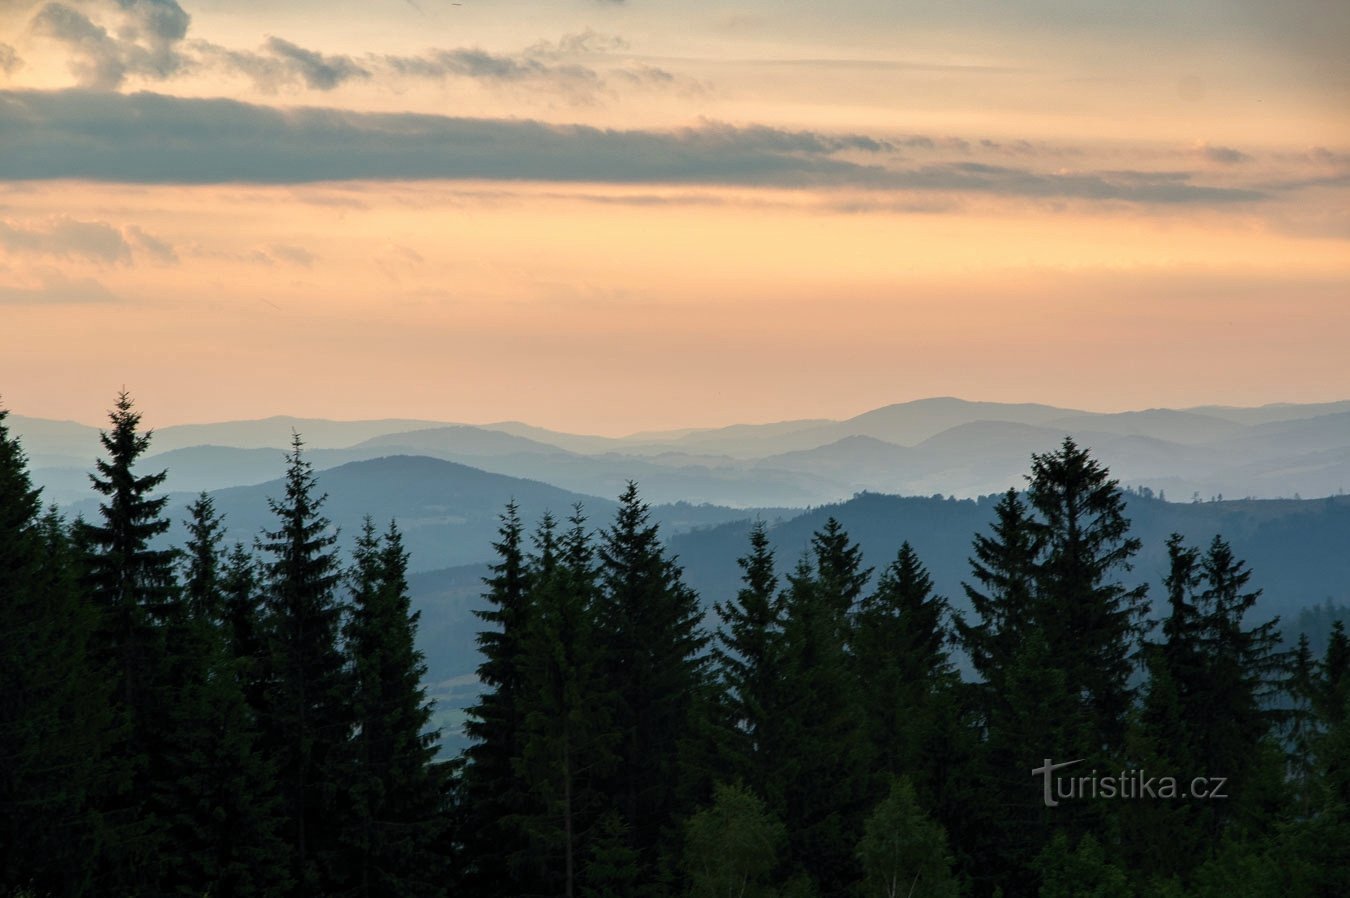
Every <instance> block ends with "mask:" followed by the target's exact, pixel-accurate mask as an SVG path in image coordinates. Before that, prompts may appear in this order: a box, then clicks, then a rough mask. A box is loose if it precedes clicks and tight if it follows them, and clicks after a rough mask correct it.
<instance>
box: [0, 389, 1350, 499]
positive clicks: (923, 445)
mask: <svg viewBox="0 0 1350 898" xmlns="http://www.w3.org/2000/svg"><path fill="white" fill-rule="evenodd" d="M12 420H13V421H14V429H15V430H16V431H17V432H18V433H19V434H20V435H21V436H22V437H23V438H24V445H25V446H26V447H27V448H28V452H29V455H30V458H31V463H32V467H33V469H34V477H35V479H36V480H37V481H38V482H39V483H41V484H42V485H43V486H44V487H45V488H46V492H47V495H48V497H49V498H50V499H52V500H55V501H57V502H61V503H68V502H73V501H78V500H79V499H80V498H83V497H84V496H85V491H86V488H87V479H86V476H85V474H86V472H87V470H88V467H89V465H90V464H91V462H92V459H93V458H94V457H95V455H96V454H97V452H98V444H97V430H96V429H95V428H91V427H86V426H82V425H79V424H73V423H70V422H58V421H46V420H42V419H35V418H24V417H21V416H17V415H16V416H14V418H13V419H12ZM292 428H294V429H295V430H297V431H299V432H300V433H301V434H302V435H303V437H304V439H305V441H306V444H307V446H308V448H309V450H310V460H311V461H312V462H313V463H314V464H315V466H316V467H317V468H319V469H321V470H322V469H325V468H334V467H338V466H340V465H344V464H347V463H349V462H354V461H365V460H370V459H375V458H382V457H386V456H395V455H418V456H426V457H429V458H437V459H441V460H444V461H451V462H456V463H459V464H462V465H468V466H470V467H474V468H478V469H480V470H483V471H487V472H490V473H494V474H504V475H507V476H510V477H520V478H525V479H530V480H539V481H543V482H545V483H549V484H552V485H553V486H556V487H559V488H562V489H565V490H570V491H573V492H576V493H582V494H587V495H596V496H613V495H617V494H618V492H619V491H620V490H621V489H622V488H623V485H624V483H626V482H627V481H628V480H636V481H638V482H639V483H640V484H641V485H642V488H643V493H644V495H645V496H646V497H647V498H648V499H649V500H650V501H652V502H656V503H673V502H682V501H683V502H691V503H695V504H698V503H712V504H717V505H724V506H731V507H737V508H750V507H762V506H780V507H804V506H807V505H817V504H822V503H827V502H837V501H840V500H843V499H847V498H848V497H849V496H852V495H853V494H854V493H857V492H860V491H864V490H870V491H876V492H886V493H896V494H900V495H933V494H935V493H940V494H942V495H944V496H946V495H954V496H957V497H958V498H973V497H976V496H980V495H986V494H989V493H993V492H998V491H1001V490H1002V489H1004V488H1006V487H1007V486H1008V485H1009V484H1011V483H1016V482H1019V481H1020V477H1021V475H1022V473H1023V472H1024V471H1025V467H1026V461H1027V458H1028V456H1029V454H1030V453H1031V452H1033V451H1039V450H1044V449H1045V448H1047V447H1049V446H1053V445H1055V444H1057V443H1058V442H1059V441H1060V440H1061V439H1062V438H1063V437H1064V436H1065V435H1071V436H1073V437H1074V439H1075V440H1077V441H1078V442H1079V443H1080V444H1081V445H1085V446H1089V447H1091V449H1092V451H1093V453H1094V455H1095V456H1096V457H1097V458H1100V459H1101V460H1102V461H1103V462H1105V463H1106V464H1107V465H1108V466H1109V467H1110V468H1111V470H1112V472H1113V473H1114V475H1115V476H1116V477H1118V478H1120V480H1121V482H1122V483H1123V484H1125V485H1126V486H1147V487H1149V488H1151V489H1153V490H1154V491H1155V492H1157V491H1161V492H1163V493H1165V494H1166V496H1167V498H1169V499H1171V500H1173V501H1179V500H1189V499H1191V498H1192V497H1193V496H1195V495H1198V496H1199V497H1201V498H1203V499H1209V498H1212V497H1216V496H1225V497H1229V498H1247V497H1250V498H1259V499H1270V498H1293V497H1296V496H1303V497H1320V496H1330V495H1339V494H1341V493H1342V492H1344V490H1345V487H1346V486H1347V484H1350V401H1347V402H1337V403H1325V404H1321V405H1270V406H1262V407H1260V408H1228V407H1220V406H1205V407H1199V408H1192V409H1185V410H1173V409H1149V410H1146V411H1138V412H1124V413H1116V414H1096V413H1091V412H1083V411H1077V410H1074V409H1065V408H1056V407H1053V406H1047V405H1032V404H1000V403H983V402H965V401H962V400H958V399H927V400H921V401H918V402H909V403H903V404H899V405H891V406H887V407H885V408H880V409H876V410H875V411H871V412H867V413H865V414H862V415H858V416H857V417H854V418H850V419H848V420H845V421H824V420H803V421H786V422H781V423H776V424H754V425H734V426H731V427H723V428H716V429H709V430H685V431H672V432H668V433H646V434H636V435H633V436H629V437H623V438H607V437H597V436H585V435H577V434H566V433H557V432H554V431H549V430H544V429H542V428H537V427H530V426H528V425H524V424H519V423H514V422H506V423H499V424H490V425H466V424H444V423H439V422H434V421H416V420H383V421H351V422H338V421H321V420H312V419H294V418H270V419H266V420H262V421H238V422H224V423H219V424H196V425H181V426H174V427H165V428H163V429H161V430H159V431H157V432H156V434H155V439H154V444H153V447H152V449H153V452H154V453H155V456H154V462H155V463H156V464H162V465H163V466H164V467H167V468H169V469H170V470H171V471H173V472H174V481H173V482H174V488H175V489H177V490H182V491H189V492H195V491H199V490H203V489H205V490H216V489H222V488H224V487H228V486H238V485H249V484H259V483H265V482H266V481H268V480H271V479H274V478H275V477H276V476H277V475H278V472H279V470H280V462H279V459H280V454H281V452H282V451H283V450H284V448H285V446H286V445H287V443H288V442H289V439H290V434H291V430H292Z"/></svg>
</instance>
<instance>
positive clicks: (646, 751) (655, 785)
mask: <svg viewBox="0 0 1350 898" xmlns="http://www.w3.org/2000/svg"><path fill="white" fill-rule="evenodd" d="M650 514H651V512H650V509H649V508H648V506H647V504H646V503H644V502H643V501H642V500H641V499H640V498H639V497H638V492H637V487H636V485H634V484H632V483H630V484H629V485H628V488H627V489H626V490H625V491H624V493H623V495H621V496H620V497H619V508H618V511H617V512H616V515H615V518H614V523H613V525H612V526H611V527H610V528H609V529H608V530H606V531H604V534H603V536H602V539H601V543H600V547H599V562H600V564H599V568H600V571H599V574H600V587H601V588H600V607H599V613H598V615H597V623H598V633H597V635H598V637H599V640H600V642H601V644H602V645H603V646H604V647H605V651H604V660H603V668H602V672H603V677H604V681H605V688H606V690H607V691H608V692H609V693H610V694H612V695H613V696H614V699H615V701H614V715H615V716H614V723H615V731H616V732H617V733H618V735H619V741H618V743H617V745H616V751H617V753H618V763H617V765H616V767H615V771H614V775H613V777H612V779H611V782H610V786H609V789H610V792H611V794H612V795H613V796H614V801H615V804H616V806H617V808H618V810H619V812H620V813H621V815H622V817H623V819H624V820H625V821H626V822H627V825H628V826H629V827H630V828H631V829H630V833H629V838H630V839H631V840H632V841H631V847H632V848H633V849H634V850H635V851H636V852H637V858H638V864H639V869H640V870H641V875H640V882H641V883H642V886H643V889H644V891H645V892H652V893H655V892H657V891H659V889H660V888H661V886H659V885H657V884H658V883H663V882H669V880H670V879H671V877H672V876H674V875H675V871H676V867H677V864H678V856H679V838H680V837H679V832H678V822H679V821H680V820H681V819H683V817H684V816H685V814H687V813H688V812H689V811H690V810H692V807H693V804H692V802H694V801H697V800H699V798H700V797H701V796H700V793H701V792H702V793H706V791H707V790H709V789H710V788H711V783H707V784H703V783H696V782H691V780H692V779H694V778H695V777H696V775H697V774H696V771H695V768H694V767H693V766H692V765H691V763H690V760H691V756H692V754H693V753H694V752H695V751H696V745H695V743H694V742H693V740H692V739H691V730H692V731H693V734H697V733H698V732H699V728H700V727H701V726H702V721H700V719H699V718H700V716H701V715H703V714H704V713H706V706H704V705H703V703H704V702H706V701H707V699H708V697H709V693H708V688H707V687H708V682H709V681H708V672H707V662H706V657H705V655H704V652H703V650H704V647H705V644H706V641H707V639H706V637H705V635H704V633H703V631H702V628H701V626H700V622H701V619H702V613H701V610H700V608H699V603H698V597H697V596H696V595H695V594H694V592H693V591H692V590H690V589H689V587H688V586H686V585H685V584H684V582H683V579H682V577H681V572H680V568H679V566H678V565H677V564H676V563H675V561H674V560H673V559H671V558H669V557H668V556H667V555H666V553H665V551H664V549H663V548H662V545H661V541H660V535H659V533H658V530H657V527H656V525H655V524H653V523H651V522H650ZM705 786H706V789H705V788H704V787H705Z"/></svg>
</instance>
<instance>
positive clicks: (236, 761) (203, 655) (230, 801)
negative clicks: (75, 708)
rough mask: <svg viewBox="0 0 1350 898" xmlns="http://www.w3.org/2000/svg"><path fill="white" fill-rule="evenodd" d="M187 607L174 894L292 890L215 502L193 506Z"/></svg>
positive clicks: (178, 639) (175, 754) (179, 693)
mask: <svg viewBox="0 0 1350 898" xmlns="http://www.w3.org/2000/svg"><path fill="white" fill-rule="evenodd" d="M189 514H190V515H191V517H190V519H189V521H188V522H187V530H188V534H189V539H188V543H187V545H186V546H185V547H184V553H183V555H184V557H185V558H186V559H187V565H186V571H185V573H184V583H183V592H184V598H185V600H186V607H185V609H184V614H183V615H182V617H181V619H180V620H179V621H178V622H177V623H176V624H174V625H172V627H171V629H170V632H169V634H168V636H169V640H170V643H171V645H172V646H173V650H172V651H171V653H170V666H171V669H172V675H173V678H174V682H175V698H174V707H173V708H172V710H171V712H170V717H171V719H172V722H173V726H172V730H171V732H170V734H169V752H168V756H167V758H166V762H165V774H166V775H165V776H164V778H163V780H164V784H163V786H162V787H161V793H160V802H161V804H162V806H163V807H164V809H165V814H166V817H167V820H168V835H169V840H170V843H171V844H172V845H173V850H172V851H171V852H169V853H168V856H167V859H166V866H167V875H166V887H167V890H168V891H171V892H173V893H175V894H180V895H185V896H187V895H201V894H205V893H209V894H211V895H218V896H240V898H243V896H261V895H270V894H277V893H278V892H283V891H284V890H285V889H286V888H287V887H288V885H289V884H290V883H289V879H288V876H289V870H288V869H287V860H288V857H287V853H286V846H285V843H284V842H283V841H282V838H281V827H282V820H281V816H280V803H279V800H278V797H277V794H276V788H275V786H276V783H275V780H276V771H275V769H274V767H273V765H272V764H271V763H270V761H269V759H268V758H267V757H266V756H264V755H263V754H262V753H261V752H260V751H259V748H260V746H259V740H260V734H259V730H258V720H257V717H256V715H255V714H254V711H253V709H252V708H251V707H250V706H249V704H248V701H247V699H246V696H245V689H244V685H245V684H244V683H243V681H242V679H241V677H240V675H239V664H240V662H239V660H238V659H236V658H235V656H234V654H233V651H232V648H231V634H230V630H229V628H228V626H227V624H226V622H225V621H224V620H223V619H222V613H223V609H224V607H225V597H224V594H223V581H222V579H221V576H220V572H221V570H222V567H223V559H222V557H221V551H220V543H221V538H222V533H223V523H222V519H221V518H220V516H219V515H218V514H217V513H216V511H215V506H214V503H213V502H212V501H211V499H210V498H209V497H208V496H206V495H204V494H203V495H202V496H200V497H198V499H197V500H196V501H195V502H194V503H193V504H192V505H191V506H189Z"/></svg>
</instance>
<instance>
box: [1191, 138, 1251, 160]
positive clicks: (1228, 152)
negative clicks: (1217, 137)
mask: <svg viewBox="0 0 1350 898" xmlns="http://www.w3.org/2000/svg"><path fill="white" fill-rule="evenodd" d="M1195 152H1196V153H1197V154H1198V155H1199V156H1200V157H1201V158H1202V159H1204V160H1206V161H1207V162H1213V163H1215V164H1217V165H1241V164H1242V163H1244V162H1250V161H1251V158H1252V157H1251V156H1248V155H1247V154H1246V153H1244V152H1242V151H1241V150H1235V149H1233V148H1232V147H1221V146H1215V145H1213V144H1210V143H1199V144H1197V145H1196V147H1195Z"/></svg>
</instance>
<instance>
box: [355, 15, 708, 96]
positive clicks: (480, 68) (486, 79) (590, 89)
mask: <svg viewBox="0 0 1350 898" xmlns="http://www.w3.org/2000/svg"><path fill="white" fill-rule="evenodd" d="M627 49H628V42H627V41H626V40H624V39H623V38H622V37H619V36H617V35H612V34H602V33H600V32H598V31H594V30H592V29H589V28H588V29H586V30H585V31H581V32H577V33H573V34H565V35H563V36H562V37H561V38H559V39H558V40H557V41H537V42H536V43H534V44H531V45H530V46H529V47H527V48H525V50H523V51H521V52H519V53H512V54H502V53H492V52H489V51H487V50H483V49H479V48H465V47H461V48H457V49H449V50H446V49H433V50H428V51H426V52H425V53H422V54H420V55H415V56H396V55H385V56H379V57H371V59H372V64H373V65H378V66H380V67H383V68H385V69H386V70H388V71H389V72H390V73H392V74H395V75H400V76H403V77H422V78H438V79H445V78H467V79H472V80H476V81H479V82H483V83H488V84H493V85H498V86H500V85H509V84H516V83H529V84H531V85H544V86H549V87H552V88H554V89H556V90H559V91H561V92H563V93H564V94H567V95H570V96H571V98H572V99H573V100H576V101H582V102H588V101H591V100H594V99H595V98H596V96H598V95H599V94H601V93H603V92H605V91H607V90H608V89H609V87H610V84H611V83H612V82H621V83H623V84H624V85H626V86H629V87H645V88H687V89H699V88H701V87H702V85H699V84H697V83H696V82H694V81H692V80H689V79H684V78H681V77H679V76H677V75H675V74H674V73H672V72H669V71H666V70H665V69H662V68H659V67H657V66H653V65H648V64H646V63H642V62H634V61H612V60H611V59H610V57H611V55H612V54H614V53H618V52H621V51H624V50H627ZM581 60H587V62H586V63H583V62H582V61H581ZM596 60H599V62H598V63H597V62H596Z"/></svg>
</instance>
